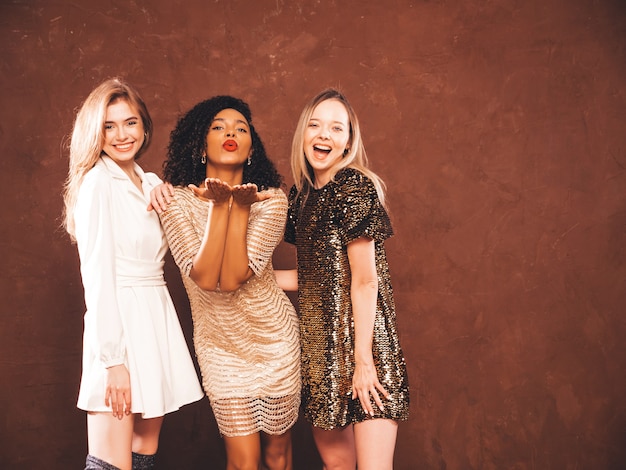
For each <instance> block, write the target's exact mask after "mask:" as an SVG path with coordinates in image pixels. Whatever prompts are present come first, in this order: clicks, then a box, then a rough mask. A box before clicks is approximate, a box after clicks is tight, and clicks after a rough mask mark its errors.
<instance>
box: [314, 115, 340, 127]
mask: <svg viewBox="0 0 626 470" xmlns="http://www.w3.org/2000/svg"><path fill="white" fill-rule="evenodd" d="M322 120H323V119H321V118H314V117H312V118H310V119H309V122H311V121H322ZM330 122H331V123H332V124H341V125H342V126H347V125H348V123H347V122H343V121H330Z"/></svg>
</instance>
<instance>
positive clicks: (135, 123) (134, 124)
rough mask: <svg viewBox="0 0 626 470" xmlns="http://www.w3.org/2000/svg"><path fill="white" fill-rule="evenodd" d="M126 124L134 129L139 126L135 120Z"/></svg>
mask: <svg viewBox="0 0 626 470" xmlns="http://www.w3.org/2000/svg"><path fill="white" fill-rule="evenodd" d="M126 124H127V125H128V126H130V127H133V126H136V125H137V124H138V122H137V121H135V120H132V121H128V122H127V123H126Z"/></svg>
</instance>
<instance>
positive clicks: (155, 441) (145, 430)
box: [132, 415, 163, 455]
mask: <svg viewBox="0 0 626 470" xmlns="http://www.w3.org/2000/svg"><path fill="white" fill-rule="evenodd" d="M134 416H135V428H134V433H133V441H132V442H133V443H132V450H133V452H135V453H137V454H144V455H152V454H156V452H157V450H158V449H159V434H160V433H161V426H162V425H163V416H160V417H158V418H150V419H143V418H142V417H141V416H140V415H134Z"/></svg>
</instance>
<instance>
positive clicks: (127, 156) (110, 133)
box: [102, 99, 145, 166]
mask: <svg viewBox="0 0 626 470" xmlns="http://www.w3.org/2000/svg"><path fill="white" fill-rule="evenodd" d="M104 121H105V122H104V145H103V147H102V150H103V151H104V153H106V154H107V155H108V156H109V157H111V158H112V159H113V160H114V161H115V162H116V163H117V164H118V165H120V166H125V165H129V164H132V163H133V161H134V160H135V156H136V155H137V152H139V149H141V146H142V145H143V142H144V140H145V135H144V128H143V121H142V120H141V117H140V115H139V113H138V112H137V110H136V109H134V108H133V107H132V106H130V104H129V103H128V102H127V101H126V100H122V99H120V100H117V101H115V102H113V103H111V104H110V105H109V106H108V107H107V112H106V117H105V120H104Z"/></svg>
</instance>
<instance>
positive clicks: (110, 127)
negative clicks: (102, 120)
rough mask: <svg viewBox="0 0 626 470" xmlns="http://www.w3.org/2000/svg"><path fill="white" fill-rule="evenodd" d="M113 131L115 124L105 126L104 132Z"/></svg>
mask: <svg viewBox="0 0 626 470" xmlns="http://www.w3.org/2000/svg"><path fill="white" fill-rule="evenodd" d="M111 129H113V124H105V125H104V130H105V131H110V130H111Z"/></svg>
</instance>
